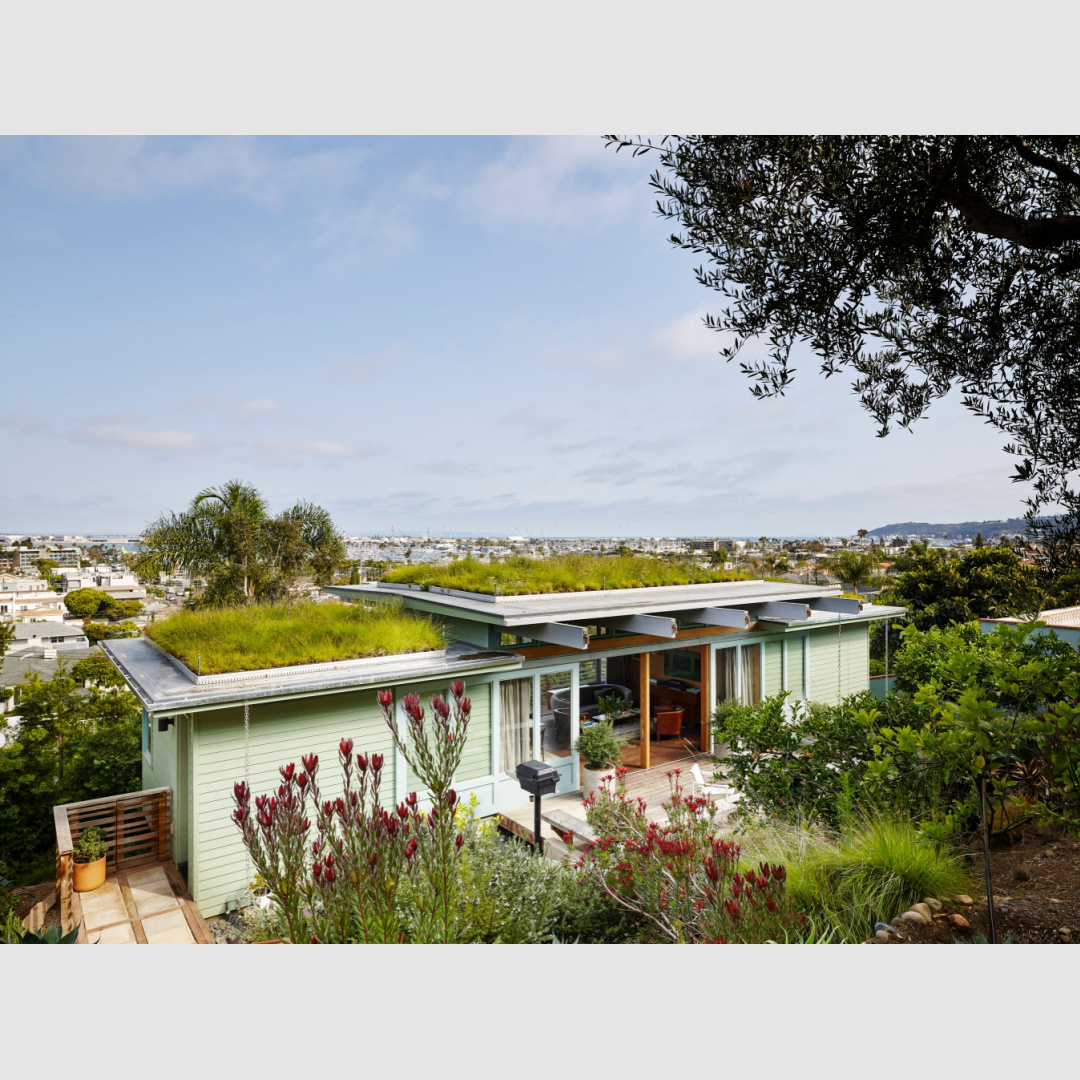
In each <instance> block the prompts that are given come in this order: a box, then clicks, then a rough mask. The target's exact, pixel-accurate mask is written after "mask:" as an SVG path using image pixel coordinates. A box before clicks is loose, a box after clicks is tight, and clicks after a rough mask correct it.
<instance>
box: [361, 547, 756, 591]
mask: <svg viewBox="0 0 1080 1080" xmlns="http://www.w3.org/2000/svg"><path fill="white" fill-rule="evenodd" d="M382 580H383V581H386V582H391V583H397V584H407V585H420V586H423V587H425V588H426V587H428V586H431V585H434V586H436V587H438V588H443V589H460V590H461V591H462V592H472V593H485V594H488V595H497V596H535V595H538V594H540V593H570V592H592V591H600V590H605V589H647V588H655V587H657V586H662V585H704V584H707V583H709V582H714V581H746V580H749V576H748V575H746V574H740V573H736V572H734V571H731V570H720V569H714V568H712V567H708V568H704V567H701V566H697V565H695V564H694V563H693V562H692V561H690V560H689V559H679V560H672V559H653V558H650V557H649V556H647V555H558V556H554V557H552V558H550V559H529V558H526V557H525V556H517V557H515V558H511V559H505V560H503V561H502V562H481V561H480V560H479V559H459V560H457V561H456V562H452V563H448V564H444V565H441V566H438V565H435V564H432V563H419V564H417V565H415V566H401V567H397V568H396V569H394V570H391V571H389V572H388V573H386V574H384V575H383V579H382Z"/></svg>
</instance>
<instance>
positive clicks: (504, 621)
mask: <svg viewBox="0 0 1080 1080" xmlns="http://www.w3.org/2000/svg"><path fill="white" fill-rule="evenodd" d="M326 591H327V592H329V593H331V594H332V595H334V596H337V597H339V598H341V599H343V600H370V601H373V602H377V603H385V602H387V601H391V600H400V601H401V602H402V603H404V604H405V606H406V607H410V608H414V609H416V610H420V611H426V612H428V613H431V614H436V615H443V616H446V617H455V618H465V619H470V620H473V621H477V622H483V623H486V624H488V625H493V626H498V627H500V628H502V629H504V630H505V631H506V632H508V633H514V634H517V635H520V636H522V637H527V638H530V639H532V640H534V641H541V642H545V643H547V644H550V645H558V646H561V647H563V648H570V649H577V650H586V649H588V647H589V635H588V631H587V629H586V627H588V626H595V625H599V626H604V627H609V628H611V629H615V630H624V631H626V632H628V633H632V634H638V635H644V636H648V637H655V638H658V639H663V638H666V639H674V638H675V637H676V636H677V634H678V622H680V621H682V622H690V623H701V624H702V625H704V626H708V627H716V628H721V627H723V628H728V629H736V630H738V629H750V628H751V627H752V626H753V625H754V624H756V623H760V622H765V623H780V624H783V625H785V626H802V625H810V624H820V623H823V622H829V623H834V624H835V623H836V622H838V621H840V622H846V621H852V620H856V621H859V620H866V619H875V618H888V617H891V616H893V615H903V614H904V613H905V611H906V609H904V608H888V607H884V606H880V607H875V606H874V605H871V604H864V603H862V602H861V601H859V600H855V599H851V598H848V597H842V596H840V595H839V594H840V591H841V590H840V586H838V585H831V586H830V585H797V584H793V583H790V582H777V581H732V582H710V583H707V584H702V585H667V586H663V587H657V588H644V589H608V590H606V591H601V590H596V591H589V592H574V593H549V594H543V595H537V596H514V597H509V596H501V597H500V596H483V595H481V594H478V593H463V592H459V591H456V590H450V589H437V588H429V589H420V588H418V587H416V586H402V587H387V586H386V585H385V584H383V583H381V582H380V583H376V584H372V585H334V586H329V587H327V589H326Z"/></svg>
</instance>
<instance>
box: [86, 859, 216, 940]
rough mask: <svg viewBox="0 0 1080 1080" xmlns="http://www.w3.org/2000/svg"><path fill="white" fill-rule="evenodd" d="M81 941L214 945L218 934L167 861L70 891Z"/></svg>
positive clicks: (179, 875)
mask: <svg viewBox="0 0 1080 1080" xmlns="http://www.w3.org/2000/svg"><path fill="white" fill-rule="evenodd" d="M71 907H72V917H73V919H74V920H75V921H76V922H77V923H79V944H80V945H212V944H214V936H213V934H212V933H211V932H210V928H209V926H207V925H206V920H205V919H204V918H203V917H202V914H201V913H200V911H199V909H198V907H197V906H196V904H195V901H194V900H192V899H191V896H190V894H189V893H188V891H187V886H186V885H185V884H184V879H183V877H182V876H181V874H180V871H179V870H178V869H177V868H176V864H175V863H173V862H171V861H169V862H164V863H155V864H153V865H150V866H141V867H139V868H138V869H137V870H124V871H120V872H119V873H115V874H110V875H109V876H108V877H107V878H106V879H105V884H104V885H102V886H101V888H99V889H94V890H93V891H92V892H85V893H72V897H71Z"/></svg>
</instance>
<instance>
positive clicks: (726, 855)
mask: <svg viewBox="0 0 1080 1080" xmlns="http://www.w3.org/2000/svg"><path fill="white" fill-rule="evenodd" d="M625 775H626V770H625V769H619V770H618V771H617V773H616V785H615V787H614V789H612V787H611V785H610V784H608V785H605V786H603V787H602V789H601V791H600V793H599V794H598V795H595V796H590V797H589V798H588V799H586V800H585V808H586V815H587V817H588V820H589V825H590V826H591V827H592V829H593V831H594V832H595V833H596V840H595V841H594V842H593V843H592V845H591V846H590V847H589V849H588V850H587V851H586V853H585V854H584V856H583V857H582V862H581V869H582V870H583V872H584V873H586V874H588V875H590V876H592V878H593V879H594V880H595V881H596V882H597V884H599V886H600V887H601V888H602V889H603V890H604V892H605V893H606V894H607V895H608V896H609V897H610V898H611V899H612V900H613V901H614V902H615V903H617V904H619V905H620V906H621V907H623V908H625V909H626V910H627V911H630V912H632V913H634V914H636V915H637V916H638V917H639V918H640V919H642V920H643V921H644V922H645V923H646V924H648V925H650V926H651V927H652V930H653V932H654V933H655V934H656V935H657V936H658V937H659V938H660V939H661V940H666V941H672V942H678V941H700V942H715V943H723V942H762V941H770V940H782V941H788V940H791V939H792V938H793V937H798V936H799V934H800V933H801V932H802V927H803V926H804V924H805V923H806V918H805V916H802V915H800V914H798V913H797V912H796V911H795V910H794V908H793V906H792V902H791V897H790V896H789V895H788V894H787V892H786V890H785V887H784V886H785V882H786V878H787V875H786V872H785V870H784V867H782V866H770V865H768V864H767V863H762V864H761V865H760V866H759V868H758V870H757V871H756V872H754V871H749V872H746V873H740V870H739V854H740V851H739V845H738V844H736V843H734V842H733V841H730V840H725V839H723V838H722V837H720V836H717V835H716V810H715V809H714V808H713V806H712V805H711V804H710V803H709V801H708V800H707V799H703V798H699V797H697V796H686V795H685V794H684V793H683V787H682V784H681V783H680V780H679V770H678V769H675V770H673V771H672V772H669V773H668V780H669V783H670V785H671V795H670V796H669V798H668V800H667V801H666V802H665V803H664V804H663V809H664V811H665V813H666V821H650V820H649V817H648V815H647V809H648V808H647V806H646V803H645V801H644V799H640V798H636V799H635V798H631V797H629V796H628V795H627V794H626V789H625V784H624V783H623V780H624V778H625Z"/></svg>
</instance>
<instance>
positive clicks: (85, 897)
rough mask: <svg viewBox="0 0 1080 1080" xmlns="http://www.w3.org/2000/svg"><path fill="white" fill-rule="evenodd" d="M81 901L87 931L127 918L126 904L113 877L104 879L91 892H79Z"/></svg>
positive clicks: (123, 920)
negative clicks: (103, 882)
mask: <svg viewBox="0 0 1080 1080" xmlns="http://www.w3.org/2000/svg"><path fill="white" fill-rule="evenodd" d="M79 899H80V901H81V903H82V910H83V922H84V923H85V925H86V929H87V931H90V930H94V929H96V928H98V927H102V926H108V925H110V924H111V923H118V922H125V921H126V920H127V918H128V909H127V905H126V904H125V903H124V897H123V894H122V893H121V892H120V886H119V885H118V884H117V883H116V879H115V878H111V879H110V880H108V881H106V882H105V884H104V885H102V886H101V888H99V889H94V890H93V892H85V893H80V894H79Z"/></svg>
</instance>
